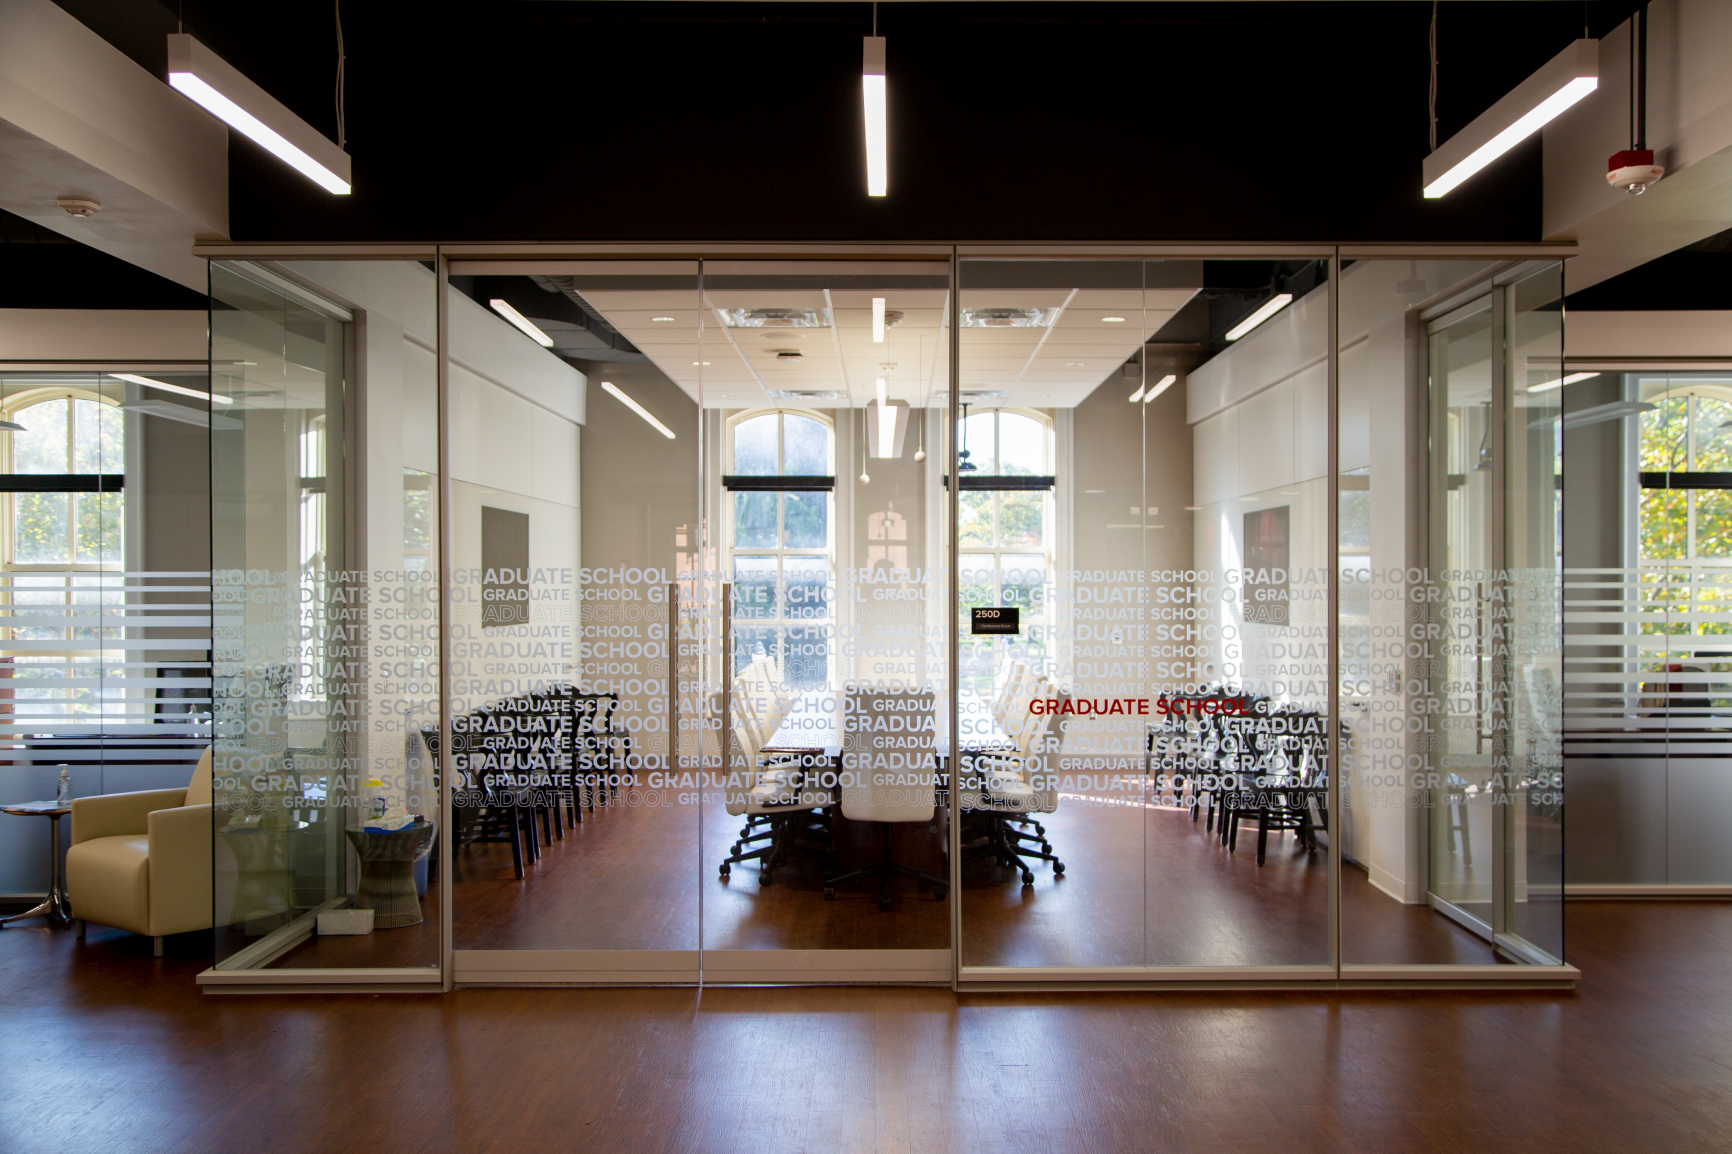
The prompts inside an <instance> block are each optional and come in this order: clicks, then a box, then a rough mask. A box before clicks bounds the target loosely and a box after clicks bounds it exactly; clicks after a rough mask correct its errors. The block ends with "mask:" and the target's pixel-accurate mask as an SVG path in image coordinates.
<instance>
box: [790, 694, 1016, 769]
mask: <svg viewBox="0 0 1732 1154" xmlns="http://www.w3.org/2000/svg"><path fill="white" fill-rule="evenodd" d="M846 696H847V693H846V691H845V690H840V689H807V690H802V691H801V692H799V693H797V694H795V695H794V700H793V701H791V702H790V703H789V704H788V711H787V713H785V714H783V715H782V721H781V724H780V725H778V726H777V727H776V732H775V733H774V734H772V735H771V736H770V740H769V741H768V742H766V743H765V745H764V748H763V752H765V753H788V754H802V755H805V756H808V757H813V756H817V757H823V758H826V759H829V760H831V761H834V760H836V759H837V758H840V757H841V756H842V717H843V703H844V698H845V697H846ZM946 704H947V703H946V702H945V701H944V699H943V696H942V695H939V696H938V700H937V701H936V702H935V706H936V708H935V709H934V710H933V720H934V721H935V722H936V723H937V726H938V765H939V772H940V775H941V777H942V776H943V775H944V774H945V772H946V769H947V765H948V762H949V758H950V710H949V709H947V708H946ZM957 726H958V728H960V729H961V731H962V743H961V744H962V752H963V753H964V754H969V753H984V752H987V751H988V750H996V749H1011V748H1014V745H1015V743H1014V742H1012V741H1011V739H1010V738H1009V736H1008V735H1006V733H1005V732H1004V730H1003V728H1002V727H1000V726H999V724H998V722H996V721H995V720H993V716H992V709H991V707H990V706H989V705H988V704H987V702H986V701H985V700H983V699H982V698H981V697H980V695H979V694H976V693H973V692H970V691H968V690H963V691H962V693H961V694H960V695H959V696H958V700H957Z"/></svg>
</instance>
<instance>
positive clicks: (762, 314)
mask: <svg viewBox="0 0 1732 1154" xmlns="http://www.w3.org/2000/svg"><path fill="white" fill-rule="evenodd" d="M716 315H717V316H719V317H721V318H722V323H723V324H724V325H727V326H728V327H729V328H735V329H827V328H829V327H830V318H829V317H828V316H826V315H824V313H823V312H821V311H819V310H818V309H717V310H716Z"/></svg>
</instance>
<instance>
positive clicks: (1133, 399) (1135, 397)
mask: <svg viewBox="0 0 1732 1154" xmlns="http://www.w3.org/2000/svg"><path fill="white" fill-rule="evenodd" d="M1142 399H1143V386H1141V385H1138V386H1137V391H1136V392H1134V393H1132V394H1131V404H1133V405H1134V404H1136V403H1137V402H1138V401H1140V400H1142Z"/></svg>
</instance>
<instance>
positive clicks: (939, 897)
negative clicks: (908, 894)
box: [932, 886, 950, 902]
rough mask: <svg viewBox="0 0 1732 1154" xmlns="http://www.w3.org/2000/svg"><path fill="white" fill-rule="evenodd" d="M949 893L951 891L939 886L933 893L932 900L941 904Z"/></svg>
mask: <svg viewBox="0 0 1732 1154" xmlns="http://www.w3.org/2000/svg"><path fill="white" fill-rule="evenodd" d="M949 893H950V891H949V890H947V889H945V888H944V887H943V886H939V887H938V888H937V889H936V890H933V891H932V900H933V901H935V902H941V901H943V900H944V898H945V896H946V895H947V894H949Z"/></svg>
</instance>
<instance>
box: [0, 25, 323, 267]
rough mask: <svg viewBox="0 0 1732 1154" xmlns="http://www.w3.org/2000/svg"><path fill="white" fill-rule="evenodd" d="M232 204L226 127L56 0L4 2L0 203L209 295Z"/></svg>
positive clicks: (0, 63) (0, 30)
mask: <svg viewBox="0 0 1732 1154" xmlns="http://www.w3.org/2000/svg"><path fill="white" fill-rule="evenodd" d="M285 177H286V178H287V179H291V180H298V179H300V178H299V177H296V176H293V175H292V174H288V173H287V172H285ZM61 196H85V197H89V198H91V199H93V200H96V201H97V202H99V203H100V204H101V205H102V206H103V211H101V212H99V213H97V214H96V215H94V216H91V217H87V218H85V219H83V220H77V219H74V218H73V217H70V216H68V215H67V214H66V213H65V212H64V211H62V210H61V209H60V208H59V207H58V206H57V205H56V204H55V203H54V201H55V198H56V197H61ZM228 207H229V206H228V128H227V127H226V126H224V125H223V124H222V123H221V122H220V121H218V120H217V119H216V118H215V117H213V116H211V115H210V114H209V113H207V112H205V111H204V110H203V109H202V108H199V107H198V106H197V105H195V104H193V103H192V102H191V101H190V100H188V99H186V98H185V97H184V96H182V95H180V93H178V92H176V91H174V89H172V88H170V87H169V86H168V85H166V84H164V83H163V82H162V79H161V78H160V77H158V76H154V75H152V74H151V73H149V72H147V71H145V70H144V69H143V68H140V67H139V66H138V65H137V64H134V63H133V62H132V61H131V60H129V59H128V58H127V57H126V56H125V55H124V54H123V53H122V52H121V51H120V50H119V49H117V48H115V47H114V46H112V45H111V44H109V43H108V42H107V41H105V40H103V39H102V37H100V36H98V35H97V34H96V33H94V32H92V31H91V30H90V29H88V28H86V27H85V26H84V25H82V24H80V23H79V22H78V21H77V20H76V19H74V18H73V17H72V16H71V15H69V14H68V13H67V12H65V11H64V10H62V9H61V8H59V7H58V6H57V5H55V4H53V3H51V2H50V0H0V208H4V209H6V210H7V211H9V212H13V213H16V214H18V215H19V216H22V217H24V218H26V219H28V220H32V221H34V222H36V223H37V224H40V225H42V226H44V227H45V228H51V229H53V230H54V231H56V232H61V233H65V234H66V235H67V236H70V237H72V238H73V239H74V240H78V241H82V242H83V243H85V244H88V245H90V246H91V247H92V248H96V249H100V250H101V251H103V252H106V253H108V254H110V255H111V256H117V257H119V258H120V259H122V260H125V261H130V262H131V263H133V264H136V265H139V266H140V267H142V268H147V269H150V270H151V271H152V272H155V273H158V274H160V275H162V276H165V277H167V278H169V279H170V280H173V281H178V282H179V283H181V284H183V285H186V286H187V287H188V288H191V289H195V290H197V291H198V292H201V293H202V292H204V291H205V284H206V281H205V262H204V261H203V260H201V259H199V258H198V257H195V256H193V255H192V246H193V242H194V241H195V240H213V239H221V238H223V237H226V236H227V235H228Z"/></svg>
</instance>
